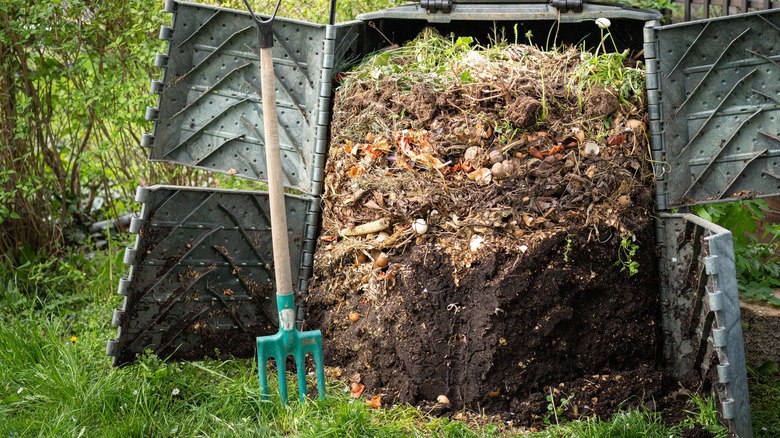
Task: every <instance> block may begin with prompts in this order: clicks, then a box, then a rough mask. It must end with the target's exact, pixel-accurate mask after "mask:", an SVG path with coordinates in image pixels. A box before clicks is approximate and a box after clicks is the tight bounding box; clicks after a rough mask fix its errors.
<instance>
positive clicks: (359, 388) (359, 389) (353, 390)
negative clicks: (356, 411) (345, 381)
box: [349, 382, 366, 398]
mask: <svg viewBox="0 0 780 438" xmlns="http://www.w3.org/2000/svg"><path fill="white" fill-rule="evenodd" d="M365 390H366V385H364V384H362V383H355V382H353V383H352V386H351V387H350V391H349V395H350V396H352V398H360V396H361V395H363V391H365Z"/></svg>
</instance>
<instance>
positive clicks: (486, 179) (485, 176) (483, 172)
mask: <svg viewBox="0 0 780 438" xmlns="http://www.w3.org/2000/svg"><path fill="white" fill-rule="evenodd" d="M467 176H468V177H469V179H470V180H474V181H476V182H478V183H479V184H482V185H485V184H488V183H490V181H491V180H492V174H491V173H490V169H488V168H485V167H483V168H480V169H477V170H475V171H473V172H471V173H469V174H468V175H467Z"/></svg>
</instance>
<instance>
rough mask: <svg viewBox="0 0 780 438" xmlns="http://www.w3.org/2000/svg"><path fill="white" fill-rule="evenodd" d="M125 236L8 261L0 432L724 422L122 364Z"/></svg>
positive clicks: (654, 426)
mask: <svg viewBox="0 0 780 438" xmlns="http://www.w3.org/2000/svg"><path fill="white" fill-rule="evenodd" d="M122 246H123V245H119V244H117V243H115V244H114V245H113V251H111V252H102V253H101V252H98V253H96V254H95V256H94V258H89V257H86V256H85V255H83V254H82V253H75V254H71V255H70V256H69V257H68V258H66V259H63V260H62V261H61V262H59V263H57V264H56V265H57V266H55V264H53V263H50V264H48V265H46V266H47V267H46V269H43V268H40V266H41V264H42V263H43V264H45V263H49V262H45V263H44V262H40V261H39V262H36V261H34V260H31V261H30V265H28V268H29V269H27V270H25V269H22V270H16V271H3V270H2V268H0V285H3V287H2V288H0V419H2V421H0V436H2V437H26V436H46V437H49V436H51V437H54V436H56V437H59V436H73V437H77V436H101V437H103V436H105V437H113V436H116V437H125V436H163V437H164V436H209V437H220V436H230V437H234V436H261V437H262V436H269V437H270V436H280V435H291V436H301V437H323V436H333V437H350V436H351V437H368V436H371V437H397V436H441V437H491V436H525V435H530V436H532V437H562V436H582V437H634V436H637V437H638V436H642V437H656V436H657V437H669V436H679V435H680V434H681V432H682V431H683V430H684V429H685V428H689V427H692V426H693V425H694V424H701V425H704V426H705V427H713V428H714V430H715V431H719V433H721V432H723V428H722V427H719V425H718V424H717V422H716V421H715V417H714V415H715V414H714V405H712V401H711V400H709V401H708V400H707V399H696V398H694V399H692V403H691V411H690V413H689V414H690V415H689V419H688V420H687V422H685V423H683V424H681V425H679V426H677V427H675V428H669V427H667V426H665V425H664V424H663V422H662V420H661V418H660V415H659V414H657V413H655V412H652V411H649V410H644V409H640V410H634V411H627V412H620V413H618V414H616V415H615V416H613V417H612V418H611V419H606V420H604V421H598V420H595V419H583V420H581V421H575V422H568V423H561V424H553V425H551V426H550V427H549V428H547V429H546V430H543V431H537V432H533V433H528V432H523V431H520V430H518V429H512V428H509V427H508V426H506V425H504V424H495V423H492V424H491V423H487V422H483V421H482V420H480V419H479V417H478V416H476V415H475V416H471V417H472V418H473V420H472V421H470V422H463V421H454V420H449V419H447V418H437V417H431V416H427V415H425V414H423V413H421V412H420V411H418V410H417V409H415V408H414V407H411V406H408V405H401V406H395V407H393V408H388V409H378V410H376V409H371V408H370V407H369V406H368V405H367V404H366V403H364V402H362V401H357V400H353V399H351V398H350V397H349V395H348V391H347V390H346V386H345V385H344V384H341V383H339V382H334V381H332V382H329V387H328V398H327V399H326V400H324V401H319V400H308V401H305V402H297V401H295V402H292V403H290V404H289V405H281V404H279V403H276V402H274V401H263V400H261V399H260V398H259V396H258V394H257V369H256V364H255V362H254V360H252V359H246V360H244V359H234V360H226V361H217V360H206V361H202V362H192V363H190V362H184V363H165V362H163V361H161V360H160V359H158V358H157V357H155V356H154V355H145V356H144V357H142V358H141V359H140V360H139V361H138V363H136V364H134V365H131V366H127V367H124V368H112V367H111V366H110V358H109V357H107V356H106V355H105V345H106V341H107V340H108V339H109V338H110V337H113V336H115V333H116V331H115V328H114V327H113V326H112V325H111V324H110V319H111V312H112V309H113V308H114V307H118V306H119V305H120V299H119V297H118V296H116V295H115V289H116V288H115V286H116V284H115V283H116V281H117V279H118V278H119V276H120V275H121V272H118V271H117V267H121V264H120V262H121V257H122V252H121V248H122ZM39 268H40V269H39ZM33 274H34V275H33ZM273 380H274V379H272V382H273ZM756 385H758V386H756V387H755V388H754V391H753V392H754V393H755V392H756V391H757V390H758V391H760V392H761V395H760V396H759V397H760V398H756V399H755V400H754V402H753V403H754V406H755V409H754V413H755V416H756V418H755V420H754V421H755V422H756V424H757V425H767V426H766V427H767V428H768V429H767V430H768V432H767V433H768V434H767V435H759V436H775V435H776V434H777V431H778V429H777V428H778V424H777V423H778V421H777V419H776V418H775V419H774V420H772V419H771V417H772V415H775V416H776V414H774V412H777V409H776V407H777V406H778V405H780V385H778V383H777V382H771V381H767V382H764V381H761V382H758V383H756ZM272 390H273V388H272ZM478 421H479V422H478ZM773 421H774V422H773ZM550 422H551V423H552V421H550Z"/></svg>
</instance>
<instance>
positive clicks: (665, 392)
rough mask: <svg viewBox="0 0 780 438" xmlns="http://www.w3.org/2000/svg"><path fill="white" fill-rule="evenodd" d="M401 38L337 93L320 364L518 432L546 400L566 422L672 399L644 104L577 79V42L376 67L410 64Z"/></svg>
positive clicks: (311, 314)
mask: <svg viewBox="0 0 780 438" xmlns="http://www.w3.org/2000/svg"><path fill="white" fill-rule="evenodd" d="M427 38H431V36H430V35H428V36H427ZM425 44H426V45H425V47H426V49H425V50H431V49H430V47H438V46H437V44H442V43H441V41H440V40H437V39H436V37H435V36H434V37H433V43H431V40H426V42H425ZM399 50H401V52H399V53H397V54H396V53H395V52H390V53H389V54H388V56H390V60H387V59H380V61H382V64H376V63H374V64H372V63H371V62H369V63H367V64H366V65H365V66H364V68H363V70H362V71H360V70H359V71H358V72H357V73H354V74H353V76H352V77H350V78H348V84H346V85H345V86H343V87H342V88H341V89H340V90H339V91H338V92H337V94H336V99H335V108H334V114H333V115H334V117H333V122H332V132H331V137H332V143H331V146H330V152H329V157H328V163H327V166H326V180H325V193H324V195H323V212H322V225H323V231H322V235H321V237H320V241H319V244H318V248H317V251H316V254H315V265H314V278H313V279H312V281H311V282H310V285H309V296H308V298H307V313H308V320H307V325H310V326H313V327H318V328H320V329H321V330H322V332H323V337H324V340H323V345H324V354H325V362H326V364H327V365H329V366H333V367H336V370H335V374H336V375H340V376H342V377H343V378H344V379H349V380H350V381H351V382H352V384H353V387H354V388H357V389H360V388H362V387H361V386H360V385H364V386H365V395H366V396H372V395H375V394H382V396H383V397H382V400H383V403H392V402H405V403H412V404H415V405H418V406H420V407H423V408H426V409H429V410H432V411H434V412H448V411H449V410H459V409H461V408H467V409H471V410H475V411H479V412H486V413H493V414H497V415H499V416H500V417H501V418H502V419H506V420H507V421H513V422H514V424H518V425H533V424H539V423H541V422H542V421H543V418H544V417H549V415H550V414H551V409H552V408H551V406H550V405H551V401H552V402H553V403H554V404H555V406H558V407H559V408H561V409H562V410H561V412H560V415H561V416H563V417H566V418H575V417H580V416H591V415H599V416H606V415H608V414H611V413H614V412H616V411H617V410H618V409H619V408H620V407H621V406H622V407H630V406H632V405H638V404H648V405H651V406H652V405H654V406H656V407H657V408H658V409H663V408H664V406H676V407H677V408H679V402H678V401H675V400H676V399H675V397H674V396H673V393H674V391H676V390H677V389H679V386H678V384H677V383H676V382H671V381H670V380H669V379H668V378H667V377H666V373H665V372H664V370H663V369H662V367H661V365H660V362H659V350H660V341H659V327H660V307H659V288H658V272H657V263H656V254H655V240H654V239H655V237H654V236H655V234H654V223H653V217H652V212H653V201H652V195H651V194H652V189H651V187H652V176H651V173H650V171H649V165H648V162H647V161H646V159H645V154H646V153H647V150H648V148H647V142H646V138H647V137H646V135H645V132H644V129H645V126H646V123H645V122H644V119H645V114H644V110H643V109H642V105H641V102H642V99H641V96H636V95H634V96H631V95H628V97H626V96H627V95H625V94H623V95H622V96H623V97H622V98H621V99H618V95H620V91H619V90H617V89H615V88H612V87H611V85H598V84H596V85H589V86H587V87H580V88H578V87H576V86H574V87H572V86H571V83H570V82H569V81H570V80H571V77H572V75H573V72H575V71H579V70H578V68H579V65H580V62H584V61H583V60H584V59H587V57H584V56H579V55H578V54H577V52H576V51H573V52H572V51H568V52H567V51H563V52H561V53H556V54H549V53H544V52H540V51H539V50H537V49H535V48H531V47H527V46H519V45H512V46H509V47H506V48H504V49H503V50H502V51H499V52H500V53H498V55H496V54H495V52H494V53H492V54H491V55H490V56H493V57H497V59H495V58H490V56H488V55H486V54H481V53H478V52H470V53H466V54H464V57H463V60H462V62H460V63H455V64H454V65H453V66H447V67H446V68H442V69H438V70H437V71H436V72H434V73H433V74H429V73H425V74H422V76H417V77H415V75H416V74H418V73H414V72H411V73H409V72H408V71H406V72H404V73H402V74H397V73H395V72H397V71H398V70H399V68H398V67H396V68H394V69H386V68H384V65H395V66H401V70H403V66H406V67H407V68H410V69H414V68H418V67H419V65H417V64H420V63H421V62H419V59H420V58H419V53H420V51H419V50H418V51H417V52H415V50H416V49H415V48H412V49H411V50H409V52H404V51H403V49H399ZM454 50H457V47H455V48H454V49H451V50H450V49H446V47H445V49H442V52H443V53H452V51H454ZM409 53H412V56H407V55H408V54H409ZM415 53H416V54H415ZM393 56H395V58H393ZM415 60H417V61H415ZM377 62H378V61H377ZM415 62H417V64H415ZM372 69H374V70H372ZM448 69H449V70H448ZM450 70H454V71H456V73H457V76H456V78H455V79H454V80H453V81H442V80H441V75H442V74H443V72H444V73H446V72H447V71H450ZM388 71H389V72H391V73H387V72H388ZM426 75H427V76H426ZM462 78H467V79H468V80H463V79H462ZM584 80H585V79H583V81H584ZM618 85H619V84H618ZM627 98H628V99H629V100H631V102H627V101H626V99H627ZM542 102H544V104H542ZM365 228H370V230H369V231H366V230H365ZM359 393H360V391H357V394H359ZM357 394H356V395H357ZM670 394H672V395H670ZM441 396H445V397H444V398H443V397H441ZM445 398H446V400H445ZM564 399H565V402H564ZM442 400H445V402H442ZM658 405H663V406H658ZM675 409H676V408H675Z"/></svg>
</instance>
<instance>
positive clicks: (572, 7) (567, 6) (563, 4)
mask: <svg viewBox="0 0 780 438" xmlns="http://www.w3.org/2000/svg"><path fill="white" fill-rule="evenodd" d="M550 4H551V5H552V6H553V7H554V8H555V9H557V10H559V11H561V12H569V11H573V12H582V0H550Z"/></svg>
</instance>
